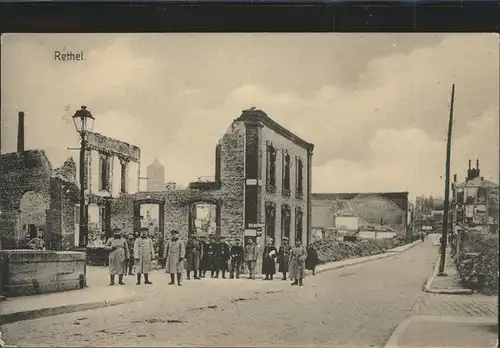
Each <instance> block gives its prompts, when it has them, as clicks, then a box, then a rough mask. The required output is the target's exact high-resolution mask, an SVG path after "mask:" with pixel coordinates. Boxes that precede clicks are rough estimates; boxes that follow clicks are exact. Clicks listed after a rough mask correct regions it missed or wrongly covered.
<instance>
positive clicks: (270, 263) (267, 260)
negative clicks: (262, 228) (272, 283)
mask: <svg viewBox="0 0 500 348" xmlns="http://www.w3.org/2000/svg"><path fill="white" fill-rule="evenodd" d="M276 256H277V250H276V247H275V246H274V240H273V239H272V238H268V239H267V245H266V247H265V248H264V252H263V253H262V273H264V274H265V276H266V278H264V280H273V276H274V275H275V274H276V262H275V261H274V260H275V259H276Z"/></svg>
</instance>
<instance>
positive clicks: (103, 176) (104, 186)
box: [99, 155, 111, 191]
mask: <svg viewBox="0 0 500 348" xmlns="http://www.w3.org/2000/svg"><path fill="white" fill-rule="evenodd" d="M110 172H111V157H109V156H104V155H103V156H101V157H100V159H99V175H100V180H99V190H101V191H109V181H110V174H111V173H110Z"/></svg>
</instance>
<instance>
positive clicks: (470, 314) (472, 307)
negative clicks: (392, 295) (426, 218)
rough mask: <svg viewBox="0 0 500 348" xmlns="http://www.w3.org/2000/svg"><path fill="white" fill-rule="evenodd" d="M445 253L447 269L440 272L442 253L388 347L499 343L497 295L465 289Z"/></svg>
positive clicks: (449, 256)
mask: <svg viewBox="0 0 500 348" xmlns="http://www.w3.org/2000/svg"><path fill="white" fill-rule="evenodd" d="M447 252H448V253H447V255H446V263H445V269H444V272H445V273H446V274H447V275H446V276H437V274H438V271H439V261H440V257H439V258H438V259H437V263H436V265H435V267H434V270H433V272H432V274H431V276H430V277H429V278H428V280H427V282H426V284H425V286H424V291H425V292H427V295H426V296H424V297H423V298H422V300H421V301H420V302H418V303H417V304H416V305H415V307H414V309H413V314H416V315H414V316H412V317H410V318H408V319H406V320H404V321H403V322H401V324H399V326H398V327H397V328H396V330H395V331H394V332H393V333H392V335H391V337H390V338H389V340H388V341H387V343H386V345H385V347H388V348H389V347H390V348H397V347H399V348H409V347H448V348H452V347H478V348H481V347H485V348H493V347H497V345H498V297H496V296H485V295H481V294H475V293H473V292H472V291H470V290H469V289H463V288H462V287H461V286H460V283H459V281H458V276H457V274H456V269H455V265H454V263H453V259H452V257H451V255H450V254H449V250H448V251H447Z"/></svg>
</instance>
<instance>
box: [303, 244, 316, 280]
mask: <svg viewBox="0 0 500 348" xmlns="http://www.w3.org/2000/svg"><path fill="white" fill-rule="evenodd" d="M318 261H319V258H318V252H317V251H316V249H314V246H313V245H312V244H309V246H308V247H307V258H306V269H307V270H309V271H312V275H316V266H317V265H318Z"/></svg>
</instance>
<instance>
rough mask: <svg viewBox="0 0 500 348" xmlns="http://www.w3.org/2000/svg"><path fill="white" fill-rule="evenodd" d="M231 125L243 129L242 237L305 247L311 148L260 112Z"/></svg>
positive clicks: (251, 112)
mask: <svg viewBox="0 0 500 348" xmlns="http://www.w3.org/2000/svg"><path fill="white" fill-rule="evenodd" d="M235 123H240V124H241V125H242V126H243V127H244V130H245V132H244V133H245V135H244V138H243V143H244V158H243V159H242V160H243V164H244V166H243V167H244V172H243V173H242V174H244V178H245V182H244V193H243V194H244V202H243V203H244V204H243V205H244V230H245V235H246V236H252V235H260V234H261V233H262V235H261V237H262V242H263V239H264V238H265V237H271V238H273V239H274V240H275V242H276V244H277V245H279V244H281V240H282V238H283V237H287V238H289V239H290V240H292V241H293V240H295V239H298V240H300V241H302V242H303V243H307V244H308V243H309V241H310V231H311V165H312V163H311V162H312V155H313V149H314V145H313V144H311V143H308V142H306V141H305V140H303V139H301V138H299V137H298V136H297V135H295V134H293V133H292V132H290V131H289V130H287V129H286V128H284V127H282V126H281V125H279V124H278V123H276V122H275V121H273V120H272V119H271V118H269V117H268V116H267V114H266V113H265V112H263V111H261V110H256V109H250V110H244V111H243V113H242V115H241V116H240V117H239V118H238V119H236V120H235ZM223 168H225V167H224V166H223ZM225 169H226V168H225ZM231 175H232V174H231ZM240 175H241V174H240ZM259 230H260V231H259ZM259 232H261V233H259Z"/></svg>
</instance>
